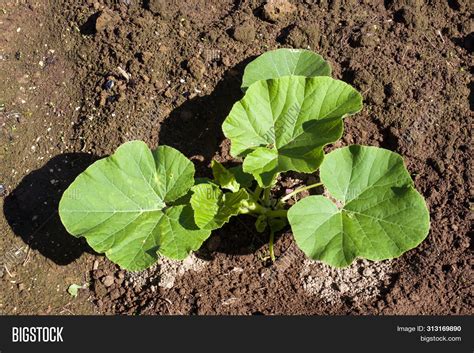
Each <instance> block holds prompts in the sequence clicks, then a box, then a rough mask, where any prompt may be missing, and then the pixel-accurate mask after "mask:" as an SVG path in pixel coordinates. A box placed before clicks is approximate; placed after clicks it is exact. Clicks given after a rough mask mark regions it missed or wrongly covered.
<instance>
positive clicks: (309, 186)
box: [280, 183, 323, 203]
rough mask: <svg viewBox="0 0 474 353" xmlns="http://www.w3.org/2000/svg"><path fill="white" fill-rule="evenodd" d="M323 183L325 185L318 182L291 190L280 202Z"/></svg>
mask: <svg viewBox="0 0 474 353" xmlns="http://www.w3.org/2000/svg"><path fill="white" fill-rule="evenodd" d="M321 185H323V183H316V184H311V185H307V186H302V187H300V188H298V189H296V190H294V191H292V192H290V193H289V194H288V195H286V196H284V197H282V198H281V199H280V202H281V203H283V202H285V201H286V200H289V199H291V198H292V197H293V196H295V195H296V194H298V193H300V192H302V191H305V190H309V189H312V188H317V187H318V186H321Z"/></svg>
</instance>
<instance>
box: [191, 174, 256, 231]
mask: <svg viewBox="0 0 474 353" xmlns="http://www.w3.org/2000/svg"><path fill="white" fill-rule="evenodd" d="M192 191H193V194H192V196H191V206H192V207H193V209H194V220H195V222H196V224H197V225H198V227H199V228H201V229H209V230H213V229H217V228H220V227H222V225H223V224H224V223H227V222H228V221H229V219H230V217H232V216H236V215H238V214H239V213H240V210H241V207H242V203H243V202H244V201H246V200H248V198H249V194H248V193H247V191H245V189H240V190H239V191H237V192H228V193H225V194H224V193H223V192H222V191H221V190H220V188H219V187H218V186H217V185H215V184H212V183H208V184H199V185H195V186H194V187H193V188H192Z"/></svg>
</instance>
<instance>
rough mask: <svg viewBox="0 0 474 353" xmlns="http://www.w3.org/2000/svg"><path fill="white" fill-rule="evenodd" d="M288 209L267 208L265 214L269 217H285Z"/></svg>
mask: <svg viewBox="0 0 474 353" xmlns="http://www.w3.org/2000/svg"><path fill="white" fill-rule="evenodd" d="M287 213H288V210H268V211H267V212H266V213H265V214H266V215H267V216H268V217H269V218H286V215H287Z"/></svg>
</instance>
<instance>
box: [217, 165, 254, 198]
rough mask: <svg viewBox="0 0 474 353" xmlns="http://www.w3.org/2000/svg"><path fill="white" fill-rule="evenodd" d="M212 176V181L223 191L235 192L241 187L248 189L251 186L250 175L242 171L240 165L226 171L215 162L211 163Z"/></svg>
mask: <svg viewBox="0 0 474 353" xmlns="http://www.w3.org/2000/svg"><path fill="white" fill-rule="evenodd" d="M211 168H212V174H213V176H214V180H215V181H216V182H217V184H218V185H220V186H221V187H222V188H223V189H228V190H230V191H232V192H237V191H238V190H239V189H240V188H241V187H250V186H251V185H252V180H253V178H252V175H250V174H247V173H245V172H244V171H243V170H242V165H238V166H236V167H232V168H229V169H227V168H226V167H224V166H223V165H222V164H221V163H219V162H218V161H216V160H213V161H212V162H211Z"/></svg>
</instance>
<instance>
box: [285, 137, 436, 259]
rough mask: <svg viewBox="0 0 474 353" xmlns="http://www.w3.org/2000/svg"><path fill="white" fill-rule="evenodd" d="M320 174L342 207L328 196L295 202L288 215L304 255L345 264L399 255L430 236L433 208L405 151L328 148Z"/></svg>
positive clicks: (356, 147)
mask: <svg viewBox="0 0 474 353" xmlns="http://www.w3.org/2000/svg"><path fill="white" fill-rule="evenodd" d="M320 177H321V180H322V182H323V183H324V185H325V187H326V188H327V190H328V191H329V193H330V194H331V196H332V197H334V198H335V199H336V200H337V201H338V202H339V203H340V204H341V206H340V207H338V206H337V205H336V204H335V203H333V202H332V201H330V200H329V199H327V198H325V197H323V196H309V197H306V198H304V199H303V200H301V201H299V202H298V203H296V204H295V205H293V206H292V207H291V208H290V210H289V211H288V220H289V222H290V224H291V228H292V230H293V234H294V237H295V240H296V242H297V244H298V246H299V247H300V248H301V249H302V250H303V251H304V252H305V254H306V255H307V256H308V257H310V258H312V259H315V260H322V261H324V262H326V263H328V264H329V265H332V266H337V267H342V266H347V265H349V264H350V263H351V262H352V261H353V260H354V258H356V257H363V258H366V259H369V260H384V259H391V258H395V257H398V256H400V255H401V254H403V253H404V252H405V251H407V250H410V249H412V248H414V247H416V246H417V245H418V244H420V243H421V242H422V241H423V240H424V239H425V238H426V236H427V235H428V231H429V227H430V218H429V212H428V209H427V207H426V204H425V201H424V199H423V197H422V196H421V195H420V194H419V193H418V192H417V191H416V190H415V189H414V187H413V181H412V179H411V177H410V174H409V173H408V171H407V170H406V168H405V166H404V164H403V159H402V157H401V156H400V155H398V154H396V153H393V152H391V151H388V150H385V149H382V148H376V147H366V146H358V145H354V146H350V147H345V148H341V149H338V150H336V151H334V152H331V153H329V154H328V155H327V156H326V158H325V159H324V162H323V164H322V165H321V169H320Z"/></svg>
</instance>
